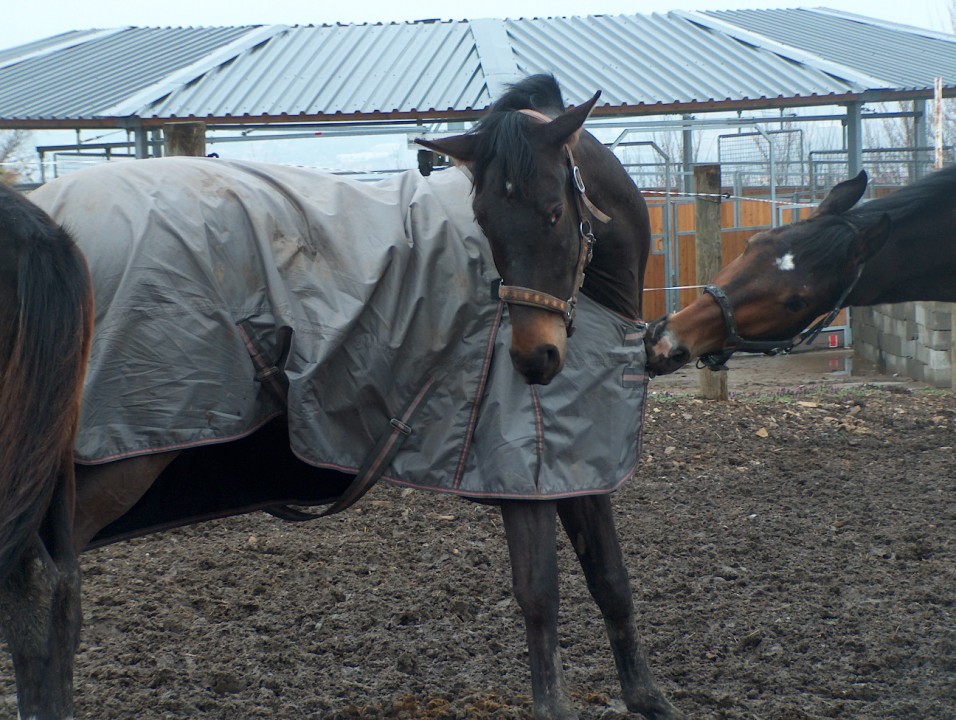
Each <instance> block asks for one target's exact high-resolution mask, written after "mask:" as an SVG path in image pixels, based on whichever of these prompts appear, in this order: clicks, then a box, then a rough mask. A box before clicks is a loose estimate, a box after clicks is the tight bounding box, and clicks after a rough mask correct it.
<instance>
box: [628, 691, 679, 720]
mask: <svg viewBox="0 0 956 720" xmlns="http://www.w3.org/2000/svg"><path fill="white" fill-rule="evenodd" d="M627 709H628V710H630V711H631V712H636V713H640V714H641V715H642V716H643V717H645V718H647V720H686V716H685V715H684V713H682V712H681V711H680V710H678V709H677V708H676V707H674V706H673V705H671V704H670V702H668V700H667V698H665V697H664V696H663V695H660V694H654V695H649V696H646V697H643V698H641V699H640V700H639V701H632V702H629V703H627Z"/></svg>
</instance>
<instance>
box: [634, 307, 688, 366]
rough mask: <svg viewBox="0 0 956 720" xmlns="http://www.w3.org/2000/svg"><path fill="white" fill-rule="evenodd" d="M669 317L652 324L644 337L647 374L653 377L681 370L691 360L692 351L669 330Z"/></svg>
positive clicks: (666, 316)
mask: <svg viewBox="0 0 956 720" xmlns="http://www.w3.org/2000/svg"><path fill="white" fill-rule="evenodd" d="M669 317H670V316H669V315H665V316H664V317H662V318H659V319H657V320H655V321H654V322H652V323H650V324H649V325H648V326H647V333H646V334H645V335H644V348H645V350H646V351H647V372H648V374H649V375H650V376H651V377H655V376H657V375H668V374H670V373H672V372H674V371H676V370H680V369H681V368H682V367H684V366H685V365H686V364H687V363H689V362H690V360H691V353H690V350H689V349H688V348H686V347H684V346H683V345H682V344H681V343H680V342H679V341H678V339H677V337H676V336H675V335H674V334H673V333H672V332H671V331H670V329H669V328H668V323H667V321H668V319H669Z"/></svg>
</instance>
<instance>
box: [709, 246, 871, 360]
mask: <svg viewBox="0 0 956 720" xmlns="http://www.w3.org/2000/svg"><path fill="white" fill-rule="evenodd" d="M865 265H866V263H860V265H859V266H858V267H857V270H856V276H855V277H854V278H853V281H852V282H851V283H850V284H849V285H848V286H847V287H846V289H845V290H844V291H843V293H842V294H841V295H840V297H839V298H837V301H836V303H834V305H833V308H832V309H831V310H830V312H829V313H828V314H827V315H826V316H825V317H822V318H820V319H819V320H818V321H817V322H816V323H814V324H813V326H812V327H811V328H810V329H809V330H805V331H804V332H802V333H800V334H799V335H797V336H796V337H793V338H790V339H788V340H747V339H745V338H742V337H740V335H739V334H738V333H737V319H736V317H735V316H734V309H733V307H732V306H731V304H730V299H729V298H728V297H727V294H726V293H725V292H724V291H723V289H722V288H719V287H717V286H716V285H706V286H704V292H705V293H706V294H707V295H710V296H711V297H713V298H714V300H716V301H717V305H718V306H719V307H720V312H721V315H723V318H724V330H725V333H726V337H725V339H724V346H723V347H722V348H721V349H720V350H718V351H717V352H712V353H707V354H705V355H701V356H700V357H699V358H698V360H697V366H698V367H707V368H710V369H711V370H720V369H722V368H723V367H724V365H725V364H726V363H727V361H728V360H730V358H731V356H732V355H733V354H734V353H735V352H747V353H763V354H764V355H776V354H777V353H788V352H790V351H791V350H793V349H794V348H795V347H797V346H799V345H803V344H804V343H806V344H807V345H811V344H812V343H813V341H814V340H816V338H817V336H818V335H819V334H820V333H821V332H823V328H825V327H827V326H828V325H829V324H830V323H831V322H833V319H834V318H835V317H836V316H837V315H838V314H839V312H840V310H842V309H843V303H844V301H846V299H847V297H849V295H850V293H851V292H853V288H855V287H856V284H857V282H859V280H860V276H861V275H862V274H863V268H864V266H865Z"/></svg>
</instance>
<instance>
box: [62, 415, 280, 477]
mask: <svg viewBox="0 0 956 720" xmlns="http://www.w3.org/2000/svg"><path fill="white" fill-rule="evenodd" d="M282 414H283V413H282V412H281V411H277V412H274V413H272V414H271V415H269V416H268V417H266V418H265V419H264V420H262V421H261V422H259V423H258V424H257V425H254V426H253V427H251V428H249V429H248V430H243V431H242V432H241V433H236V434H235V435H228V436H226V437H219V438H210V439H208V440H192V441H190V442H184V443H173V444H172V445H163V446H161V447H155V448H147V449H145V450H128V451H127V452H122V453H115V454H113V455H107V456H106V457H101V458H97V459H96V460H80V459H79V458H76V459H74V462H75V463H76V464H77V465H105V464H106V463H111V462H116V461H117V460H128V459H130V458H134V457H141V456H143V455H158V454H160V453H165V452H173V451H176V450H189V449H191V448H197V447H203V446H205V445H221V444H222V443H227V442H232V441H233V440H241V439H242V438H244V437H249V436H250V435H252V434H253V433H254V432H256V431H258V430H261V429H262V428H263V427H265V426H266V425H268V424H269V423H270V422H271V421H272V420H275V419H276V418H277V417H279V416H280V415H282Z"/></svg>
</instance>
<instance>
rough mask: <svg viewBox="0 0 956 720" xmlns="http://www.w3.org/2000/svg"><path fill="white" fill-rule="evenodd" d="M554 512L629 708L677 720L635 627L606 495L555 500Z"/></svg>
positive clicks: (656, 719)
mask: <svg viewBox="0 0 956 720" xmlns="http://www.w3.org/2000/svg"><path fill="white" fill-rule="evenodd" d="M558 514H559V516H560V517H561V523H562V524H563V525H564V529H565V532H567V534H568V537H569V538H570V540H571V544H572V545H573V546H574V551H575V553H576V554H577V556H578V560H579V561H580V563H581V568H582V569H583V570H584V576H585V578H587V583H588V590H589V591H590V593H591V597H593V598H594V601H595V602H596V603H597V605H598V607H599V608H600V610H601V614H602V615H603V616H604V625H605V627H606V628H607V634H608V639H609V640H610V642H611V651H612V653H613V654H614V663H615V665H616V666H617V674H618V677H619V678H620V681H621V689H622V691H623V695H624V702H625V704H626V705H627V709H628V710H630V711H632V712H639V713H641V714H642V715H644V716H645V717H647V718H648V720H678V719H679V718H683V717H684V716H683V714H682V713H681V712H680V711H678V710H677V709H676V708H675V707H674V706H673V705H671V704H670V702H668V701H667V699H666V698H665V697H664V695H663V693H661V691H660V690H659V689H658V688H657V685H656V683H655V682H654V678H653V675H652V673H651V669H650V666H649V665H648V663H647V652H646V651H645V650H644V646H643V644H642V643H641V639H640V636H639V635H638V632H637V622H636V619H635V615H634V600H633V598H632V596H631V585H630V580H629V579H628V575H627V568H626V566H625V565H624V555H623V553H622V552H621V546H620V543H619V542H618V538H617V531H616V530H615V528H614V514H613V511H612V508H611V499H610V497H609V496H608V495H589V496H585V497H580V498H573V499H570V500H561V501H559V502H558Z"/></svg>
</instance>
